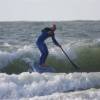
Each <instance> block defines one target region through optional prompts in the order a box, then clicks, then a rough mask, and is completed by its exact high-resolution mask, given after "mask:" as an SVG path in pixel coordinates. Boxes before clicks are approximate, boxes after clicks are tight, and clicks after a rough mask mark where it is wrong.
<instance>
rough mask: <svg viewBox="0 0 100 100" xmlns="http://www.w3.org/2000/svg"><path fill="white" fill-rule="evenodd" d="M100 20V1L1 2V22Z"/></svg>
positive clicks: (18, 0) (36, 0)
mask: <svg viewBox="0 0 100 100" xmlns="http://www.w3.org/2000/svg"><path fill="white" fill-rule="evenodd" d="M14 20H27V21H48V20H49V21H51V20H53V21H54V20H55V21H57V20H58V21H60V20H100V0H0V21H14Z"/></svg>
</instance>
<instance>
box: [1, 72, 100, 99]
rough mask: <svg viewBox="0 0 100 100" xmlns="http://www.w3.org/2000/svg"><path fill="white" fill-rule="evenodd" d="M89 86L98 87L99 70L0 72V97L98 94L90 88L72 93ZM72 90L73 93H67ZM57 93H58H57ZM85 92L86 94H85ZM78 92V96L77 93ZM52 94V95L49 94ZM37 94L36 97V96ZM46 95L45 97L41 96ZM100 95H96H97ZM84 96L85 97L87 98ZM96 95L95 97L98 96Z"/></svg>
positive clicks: (17, 97)
mask: <svg viewBox="0 0 100 100" xmlns="http://www.w3.org/2000/svg"><path fill="white" fill-rule="evenodd" d="M90 88H100V72H98V73H69V74H65V73H59V74H57V73H43V74H39V73H31V74H30V73H28V72H24V73H21V74H19V75H15V74H12V75H7V74H3V73H0V99H22V98H33V100H34V97H35V99H36V98H38V99H39V98H40V100H41V98H44V99H45V98H49V99H50V98H53V99H54V96H57V97H58V98H59V96H58V95H59V94H60V93H65V92H66V93H67V92H68V94H67V95H66V94H63V96H64V97H63V96H62V95H61V94H60V95H61V96H62V97H63V98H68V97H67V96H68V95H69V97H70V98H71V96H70V95H71V94H72V95H73V96H75V98H79V97H81V98H84V97H82V96H83V95H84V96H88V97H89V98H90V93H92V94H91V95H92V99H93V95H94V96H95V95H98V93H99V92H100V91H98V90H97V91H96V90H95V91H96V92H94V91H93V90H92V91H93V92H92V91H91V90H90V91H88V92H79V93H74V92H75V91H80V90H81V91H82V90H87V89H90ZM69 91H70V92H73V93H69ZM57 93H58V95H57ZM86 93H87V95H86ZM76 94H77V95H78V94H79V97H77V95H76ZM49 95H52V96H49ZM36 96H37V97H36ZM41 96H47V97H41ZM99 96H100V95H98V97H99ZM88 97H86V98H87V99H89V98H88ZM98 97H97V98H98ZM95 98H96V96H95ZM72 99H73V98H72Z"/></svg>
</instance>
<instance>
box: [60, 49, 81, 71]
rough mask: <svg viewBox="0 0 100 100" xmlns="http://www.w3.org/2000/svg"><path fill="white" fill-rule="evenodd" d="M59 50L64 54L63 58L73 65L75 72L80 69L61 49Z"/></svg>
mask: <svg viewBox="0 0 100 100" xmlns="http://www.w3.org/2000/svg"><path fill="white" fill-rule="evenodd" d="M60 48H61V50H62V51H63V53H64V54H65V56H66V57H67V58H68V60H69V61H70V63H71V64H72V65H73V67H74V68H75V69H77V70H79V69H80V68H79V67H78V66H77V65H76V64H75V63H74V62H73V61H72V60H71V59H70V58H69V56H68V55H67V53H66V52H65V51H64V50H63V48H62V47H60Z"/></svg>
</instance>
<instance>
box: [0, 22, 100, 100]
mask: <svg viewBox="0 0 100 100" xmlns="http://www.w3.org/2000/svg"><path fill="white" fill-rule="evenodd" d="M52 24H56V25H57V30H56V32H55V37H56V39H57V41H59V43H60V44H61V45H62V47H63V49H64V51H65V52H66V53H67V54H68V56H69V58H70V59H71V60H72V61H73V62H74V63H75V64H76V65H77V66H78V67H80V70H78V71H77V70H75V68H74V67H73V65H72V64H71V63H70V62H69V60H68V59H67V57H66V56H65V55H64V54H63V52H62V51H61V49H60V48H58V47H56V46H55V45H54V44H53V43H52V39H51V38H49V39H47V41H46V44H47V45H48V49H49V55H48V58H47V61H46V63H47V64H48V65H50V66H53V67H54V68H55V69H56V73H43V74H39V73H36V72H32V73H29V72H28V69H29V66H28V63H27V62H30V63H31V65H33V64H34V63H35V62H38V60H39V57H40V52H39V50H38V48H37V46H36V40H37V38H38V36H39V35H40V33H41V30H42V29H43V28H44V27H51V25H52ZM99 59H100V21H66V22H0V72H1V73H0V100H5V99H8V100H99V98H100V61H99Z"/></svg>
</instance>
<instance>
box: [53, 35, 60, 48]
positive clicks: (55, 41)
mask: <svg viewBox="0 0 100 100" xmlns="http://www.w3.org/2000/svg"><path fill="white" fill-rule="evenodd" d="M52 40H53V43H54V44H55V45H57V46H59V47H61V45H60V44H59V43H58V42H57V40H56V39H55V35H53V36H52Z"/></svg>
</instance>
